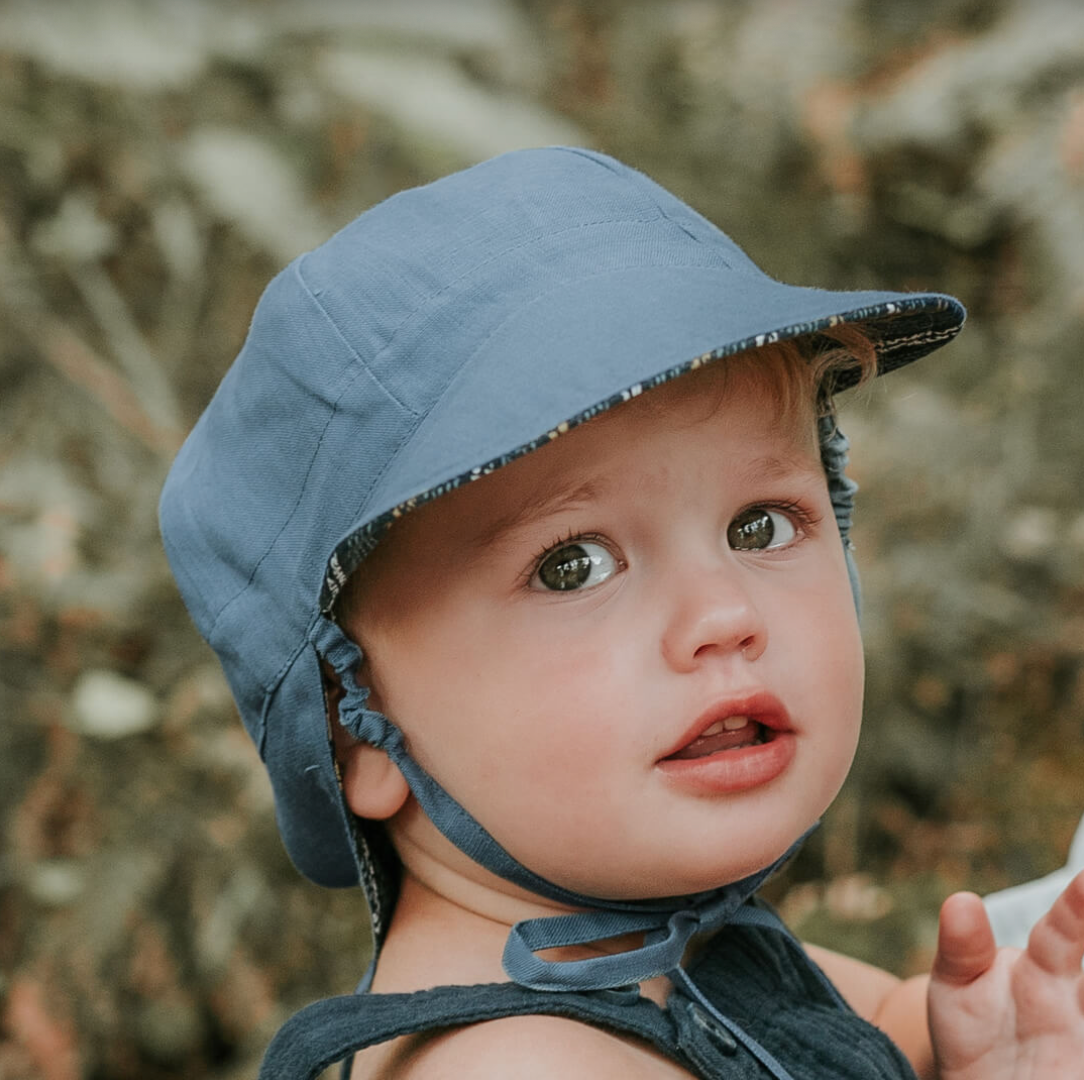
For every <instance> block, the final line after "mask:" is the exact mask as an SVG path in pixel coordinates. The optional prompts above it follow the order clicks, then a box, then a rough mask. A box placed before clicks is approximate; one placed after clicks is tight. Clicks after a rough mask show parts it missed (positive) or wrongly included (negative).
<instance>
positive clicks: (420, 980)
mask: <svg viewBox="0 0 1084 1080" xmlns="http://www.w3.org/2000/svg"><path fill="white" fill-rule="evenodd" d="M567 910H568V909H564V908H561V907H559V906H558V905H556V904H551V903H550V902H549V901H546V900H543V899H541V898H535V897H531V896H530V895H529V894H523V895H522V896H509V895H508V894H507V893H505V892H503V891H498V892H496V893H494V892H492V891H490V890H487V889H485V888H484V887H475V886H474V883H473V882H468V883H466V885H465V886H464V885H463V884H460V887H459V888H457V889H456V890H455V895H454V897H453V896H450V895H448V893H447V892H446V891H442V890H441V889H439V888H437V887H434V886H433V884H432V883H430V882H427V881H424V880H422V879H420V878H419V877H417V876H416V875H414V874H413V873H410V872H409V871H407V872H405V873H404V875H403V881H402V885H401V889H400V893H399V899H398V901H397V903H396V907H395V915H394V917H393V918H392V922H391V926H390V928H389V931H388V937H387V940H386V942H385V944H384V948H383V949H382V951H381V954H380V961H379V963H378V965H377V970H376V975H375V977H374V979H373V986H372V989H373V991H374V992H376V993H409V992H410V991H414V990H425V989H429V988H430V987H433V986H444V985H474V984H477V983H498V982H507V981H508V976H507V975H506V974H505V971H504V969H503V967H502V966H501V955H502V953H503V951H504V946H505V942H506V941H507V939H508V934H509V931H510V930H511V928H512V926H513V925H514V924H515V923H516V922H518V921H521V920H523V919H533V918H543V917H545V916H547V915H559V914H565V913H566V912H567ZM642 940H643V938H642V935H626V936H625V937H622V938H612V939H608V940H606V941H601V942H593V943H591V944H589V945H577V946H569V947H566V948H560V949H550V950H547V952H546V953H545V958H546V959H549V960H582V959H587V958H590V957H595V956H601V955H604V954H606V953H617V952H623V951H625V950H626V949H630V948H635V947H637V946H638V945H640V944H641V942H642ZM669 989H670V983H669V980H667V979H665V978H657V979H651V980H649V981H647V982H645V983H642V984H641V992H642V993H643V994H644V995H645V996H647V997H649V998H651V999H653V1000H655V1001H657V1002H658V1003H659V1004H662V1003H663V1002H664V1001H665V998H666V995H667V993H669Z"/></svg>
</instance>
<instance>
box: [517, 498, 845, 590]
mask: <svg viewBox="0 0 1084 1080" xmlns="http://www.w3.org/2000/svg"><path fill="white" fill-rule="evenodd" d="M748 510H775V511H777V512H778V513H780V514H786V515H787V516H788V517H790V518H791V520H792V521H793V522H794V523H795V525H796V526H797V528H798V530H799V532H800V533H801V534H802V535H803V536H808V535H809V534H810V533H812V532H813V531H814V530H816V528H817V527H818V526H819V525H820V523H821V522H822V521H823V520H824V518H823V515H821V514H814V513H811V512H810V511H809V509H808V508H806V507H804V506H802V505H801V504H799V503H795V502H754V503H750V504H749V505H748V506H743V507H742V508H741V509H740V510H739V511H738V512H737V513H736V514H735V515H734V517H735V518H737V517H739V516H740V515H741V514H744V513H745V512H746V511H748ZM732 520H733V519H732ZM580 541H589V542H591V543H594V544H601V545H602V546H603V547H605V548H607V549H608V550H609V551H610V552H611V554H613V556H614V558H615V559H617V561H618V562H619V563H620V564H621V565H622V566H625V565H626V564H625V560H624V559H622V558H621V557H620V556H619V555H618V554H617V553H616V552H615V551H614V550H613V545H612V544H611V543H610V542H609V541H608V540H607V539H606V537H604V536H600V535H599V534H598V533H591V532H586V533H583V532H576V531H575V530H574V529H568V530H566V531H564V532H562V533H559V534H558V535H557V536H556V537H554V539H553V540H551V541H550V542H549V543H548V544H546V545H545V546H544V547H543V548H542V549H541V550H540V551H538V552H537V553H536V554H535V556H534V558H533V559H532V560H531V561H530V562H529V563H528V564H527V569H526V570H525V571H524V572H523V574H522V575H521V582H520V584H521V585H522V586H524V587H526V586H528V585H530V583H531V581H532V580H533V579H534V576H535V574H536V573H538V570H539V568H540V567H541V566H542V563H543V562H544V561H545V560H546V559H547V558H548V557H549V556H550V555H551V554H553V552H554V551H556V550H558V548H562V547H564V546H565V545H567V544H575V543H578V542H580ZM790 546H791V545H790V544H788V545H787V547H790ZM780 550H785V548H784V549H780Z"/></svg>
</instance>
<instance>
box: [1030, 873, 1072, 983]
mask: <svg viewBox="0 0 1084 1080" xmlns="http://www.w3.org/2000/svg"><path fill="white" fill-rule="evenodd" d="M1027 954H1028V956H1029V957H1030V958H1031V959H1032V960H1034V961H1035V963H1036V964H1038V965H1039V967H1041V968H1042V969H1043V970H1044V971H1046V972H1049V973H1050V974H1051V975H1079V974H1080V964H1081V961H1082V960H1084V871H1082V872H1081V873H1079V874H1077V876H1076V877H1075V878H1073V880H1072V881H1070V882H1069V884H1068V885H1067V886H1066V887H1065V889H1064V891H1063V892H1062V894H1061V895H1060V896H1059V897H1058V898H1057V900H1055V901H1054V903H1053V905H1052V906H1051V908H1050V910H1049V911H1048V912H1047V913H1046V914H1045V915H1044V916H1043V917H1042V918H1041V919H1040V920H1039V921H1038V922H1037V923H1036V924H1035V926H1034V928H1033V929H1032V931H1031V935H1030V937H1029V938H1028V948H1027Z"/></svg>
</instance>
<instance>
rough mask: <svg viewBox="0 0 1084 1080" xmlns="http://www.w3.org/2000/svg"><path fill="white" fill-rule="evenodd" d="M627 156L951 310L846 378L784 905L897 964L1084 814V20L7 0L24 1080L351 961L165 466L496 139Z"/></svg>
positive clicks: (187, 1031) (1038, 865) (1042, 8)
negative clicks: (803, 817)
mask: <svg viewBox="0 0 1084 1080" xmlns="http://www.w3.org/2000/svg"><path fill="white" fill-rule="evenodd" d="M555 142H562V143H580V144H585V145H590V146H594V147H598V148H600V149H603V150H606V151H609V152H611V153H614V154H616V155H617V156H619V157H622V158H624V159H625V160H627V161H629V162H630V163H631V164H634V165H637V166H639V167H640V168H643V169H644V170H646V171H647V172H649V173H650V174H652V175H653V176H655V177H656V178H657V179H658V180H660V181H661V182H662V183H664V184H666V185H668V186H670V187H672V188H673V189H674V190H676V191H677V192H678V193H679V194H681V195H682V196H684V197H685V198H687V199H688V200H689V201H690V202H692V203H693V205H695V206H696V207H697V208H698V209H700V210H701V211H702V212H704V213H705V214H706V215H707V216H709V217H710V218H712V219H713V220H714V221H716V222H717V223H718V224H719V225H720V226H722V227H723V228H724V229H725V230H727V231H728V232H730V233H731V234H732V235H734V236H735V237H736V239H738V241H739V242H740V243H742V244H743V245H744V246H745V247H746V248H747V249H748V250H749V251H750V252H751V253H752V255H753V256H754V257H755V258H756V259H757V260H758V261H759V262H760V263H761V265H763V266H764V267H765V268H766V269H767V270H768V271H769V272H771V273H773V274H775V275H777V276H780V277H785V278H787V279H789V280H792V281H795V282H799V283H803V284H813V285H823V286H830V287H844V288H876V287H891V288H936V289H941V290H944V291H949V292H953V293H955V294H956V295H958V296H960V297H961V298H962V299H963V300H964V302H965V303H966V304H967V305H968V307H969V309H970V312H971V318H970V322H969V325H968V328H967V329H966V331H965V333H964V335H963V336H962V337H961V339H960V340H959V342H958V343H956V344H955V345H953V346H951V347H950V348H949V349H947V350H945V351H944V352H942V353H938V354H937V355H936V357H934V358H932V359H931V360H929V361H928V362H925V363H923V364H920V365H918V366H917V367H916V368H915V369H914V370H908V371H905V372H901V373H899V374H897V375H893V376H892V377H891V378H889V379H886V380H883V381H882V382H879V383H878V384H877V385H875V386H873V387H872V388H870V389H868V390H866V391H863V392H861V393H860V395H859V396H858V397H857V398H856V399H853V400H851V401H850V402H849V403H848V405H847V406H846V410H845V419H846V424H845V425H844V426H845V429H846V430H847V431H848V434H849V435H850V436H851V438H852V442H853V445H854V455H853V457H854V464H853V468H852V472H853V474H854V475H855V477H856V478H857V479H858V480H859V482H860V483H861V485H862V488H863V491H862V494H861V496H860V502H859V513H858V522H857V526H856V532H857V536H856V540H857V543H858V546H859V556H860V561H861V564H862V566H863V575H864V584H865V597H866V599H865V615H864V623H865V633H866V639H867V643H868V667H869V692H868V704H867V727H866V732H865V735H864V741H863V746H862V749H861V751H860V755H859V760H858V762H857V765H856V769H855V773H854V775H853V777H852V779H851V781H850V782H849V784H848V786H847V788H846V789H845V791H844V794H843V796H842V797H841V798H840V800H839V802H838V804H837V805H836V807H835V808H834V809H833V811H832V812H831V814H830V815H829V817H828V819H827V821H826V823H825V826H824V828H823V829H822V830H821V831H820V833H819V834H818V835H817V836H816V837H815V838H814V839H813V840H812V841H811V842H810V843H809V845H808V846H807V848H806V849H805V851H804V852H803V854H802V855H801V856H800V857H799V858H798V859H797V860H796V862H795V864H794V865H793V866H792V868H791V869H790V870H789V871H788V872H787V874H786V876H785V877H784V878H783V879H781V880H780V881H778V882H776V883H775V885H774V886H773V896H774V897H775V899H777V900H778V902H779V903H780V904H781V905H782V907H783V909H784V911H785V912H786V913H787V914H789V916H790V917H791V918H792V919H793V921H794V922H795V924H796V925H797V927H798V929H799V930H800V932H802V933H805V934H807V935H808V936H809V937H810V938H811V939H813V940H818V941H822V942H825V943H827V944H832V945H835V946H836V947H838V948H841V949H843V950H844V951H849V952H851V953H856V954H858V955H861V956H864V957H866V958H868V959H871V960H873V961H874V962H877V963H880V964H882V965H884V966H888V967H890V968H892V969H893V970H895V971H898V972H901V973H906V972H911V971H915V970H919V969H921V968H922V967H923V966H924V965H925V964H926V962H927V961H928V958H929V955H930V948H931V945H932V933H933V926H934V920H935V917H936V911H937V907H938V904H939V901H940V899H941V898H942V897H943V896H944V895H945V894H946V893H947V892H948V891H950V890H952V889H955V888H959V887H970V888H976V889H978V890H980V891H988V890H990V889H995V888H999V887H1002V886H1004V885H1006V884H1009V883H1011V882H1013V881H1020V880H1024V879H1027V878H1030V877H1033V876H1035V875H1037V874H1041V873H1045V872H1047V871H1049V870H1051V869H1053V868H1054V867H1056V866H1057V865H1059V864H1060V862H1061V861H1062V860H1063V858H1064V854H1065V850H1066V848H1067V846H1068V841H1069V837H1070V835H1071V834H1072V831H1073V828H1074V827H1075V824H1076V822H1077V820H1078V818H1079V816H1080V813H1081V811H1082V810H1084V790H1082V787H1084V785H1082V784H1081V778H1082V777H1084V740H1082V734H1084V674H1082V673H1084V664H1082V659H1084V502H1082V499H1081V493H1082V491H1084V425H1082V423H1081V417H1082V415H1084V389H1082V387H1084V377H1082V376H1084V371H1082V348H1084V344H1082V343H1084V7H1082V6H1081V5H1080V4H1079V3H1076V2H1073V0H1063V2H1059V0H942V2H936V3H935V2H933V0H914V2H908V3H904V2H902V0H901V2H883V3H882V2H874V0H801V2H796V0H714V2H712V0H627V2H623V0H599V2H588V0H552V2H548V0H398V2H397V3H395V4H385V3H382V2H380V0H355V2H346V0H341V2H335V0H306V2H305V3H304V4H300V3H290V2H287V0H250V2H247V3H246V2H242V0H235V2H233V3H212V2H211V0H186V2H185V3H170V2H169V0H158V2H153V0H144V2H139V0H85V2H83V3H61V2H59V0H56V2H49V0H37V2H34V0H0V718H2V723H0V815H2V817H0V828H2V832H0V845H2V846H0V1076H2V1077H5V1078H11V1080H24V1078H31V1077H34V1078H38V1077H41V1078H46V1080H77V1078H84V1077H85V1078H110V1080H122V1078H128V1077H136V1076H139V1077H141V1078H143V1080H148V1078H151V1080H153V1078H157V1077H161V1078H167V1077H181V1076H202V1077H217V1078H231V1077H240V1076H248V1075H252V1074H253V1073H254V1071H255V1065H256V1062H258V1059H259V1056H260V1053H261V1051H262V1048H263V1046H264V1045H265V1043H266V1041H267V1039H268V1037H269V1035H270V1033H271V1032H272V1031H273V1030H274V1028H275V1027H276V1025H277V1024H278V1023H279V1022H281V1020H282V1019H283V1018H284V1017H285V1015H286V1014H287V1013H288V1012H289V1011H291V1010H292V1009H293V1008H296V1007H298V1006H300V1005H301V1004H303V1003H304V1002H306V1001H308V1000H311V999H312V998H314V997H317V996H322V995H326V994H330V993H341V992H347V991H349V990H350V989H351V988H352V987H353V985H354V983H355V982H356V980H357V978H358V977H359V976H360V973H361V972H362V970H363V968H364V964H365V959H366V953H367V942H366V940H365V936H364V935H365V932H364V930H363V927H365V925H366V920H365V918H364V914H363V911H362V908H361V903H362V901H361V898H360V894H357V893H334V894H332V893H326V892H322V891H321V890H319V889H317V888H315V887H313V886H309V885H307V884H306V883H304V882H303V881H302V880H301V879H300V878H299V877H298V876H297V875H296V874H295V872H294V871H293V870H292V868H291V867H290V866H289V864H288V862H287V860H286V858H285V856H284V854H283V853H282V850H281V847H280V845H279V842H278V839H277V836H276V834H275V831H274V825H273V821H272V817H271V803H270V794H269V789H268V786H267V784H266V781H265V779H264V777H263V774H262V771H261V769H260V766H259V762H258V760H257V758H256V755H255V752H254V751H253V749H252V748H251V747H250V746H249V745H248V743H247V741H246V739H245V736H244V735H243V732H242V731H241V728H240V725H239V723H238V722H237V721H236V718H235V717H234V715H233V711H232V707H231V704H230V701H229V695H228V693H227V691H226V688H225V685H224V682H223V679H222V677H221V675H220V673H219V671H218V669H217V666H216V663H215V661H214V659H213V657H212V656H211V654H210V653H209V651H208V650H207V649H206V648H205V647H204V646H203V645H202V643H201V642H200V641H199V640H198V638H197V636H196V634H195V632H194V630H192V628H191V627H190V626H189V624H188V621H187V618H186V616H185V613H184V611H183V609H182V607H181V604H180V602H179V600H178V598H177V596H176V594H175V592H174V590H173V587H172V584H171V581H170V578H169V574H168V571H167V569H166V566H165V562H164V558H163V556H162V554H161V551H160V548H159V542H158V537H157V528H156V522H155V505H156V498H157V491H158V488H159V486H160V484H161V481H162V478H163V476H164V473H165V470H166V468H167V467H168V464H169V461H170V459H171V457H172V454H173V453H174V452H175V450H176V448H177V446H178V445H179V440H180V439H181V438H182V437H183V434H184V432H185V431H186V430H187V429H188V427H190V425H191V424H192V423H193V422H194V420H195V418H196V417H197V415H198V414H199V411H200V409H201V408H202V406H203V404H204V403H205V402H206V401H207V399H208V397H209V395H210V394H211V392H212V390H213V388H214V386H215V385H216V383H217V381H218V380H219V378H220V377H221V375H222V373H223V372H224V370H225V368H226V367H227V365H228V364H229V362H230V360H231V359H232V357H233V356H234V354H235V353H236V351H237V349H238V348H239V346H240V343H241V341H242V339H243V336H244V333H245V329H246V326H247V321H248V318H249V316H250V314H251V311H252V308H253V306H254V304H255V302H256V299H257V297H258V296H259V294H260V292H261V290H262V288H263V286H264V285H265V284H266V282H267V281H268V280H269V278H270V277H271V276H272V274H273V273H274V272H275V271H276V270H277V269H278V268H279V267H280V266H281V265H282V264H283V263H285V262H286V261H287V260H288V259H289V258H291V257H292V256H293V255H294V254H296V253H298V252H300V251H301V250H304V249H305V248H306V247H309V246H312V245H313V244H315V243H317V242H319V241H320V240H321V239H322V238H323V237H325V236H326V235H328V234H329V233H330V232H331V231H332V230H333V229H335V228H336V227H337V226H339V225H341V224H344V223H345V222H346V221H348V220H349V219H351V218H352V217H353V216H354V215H355V214H357V213H358V212H360V211H361V210H363V209H364V208H365V207H366V206H368V205H370V204H372V203H373V202H375V201H377V200H378V199H380V198H382V197H384V196H386V195H388V194H390V193H392V192H393V191H395V190H397V189H399V188H401V187H404V186H407V185H412V184H416V183H421V182H424V181H426V180H429V179H431V178H433V177H435V176H438V175H440V174H441V173H443V172H446V171H448V170H450V169H453V168H457V167H460V166H463V165H467V164H470V163H471V162H474V161H477V160H479V159H481V158H484V157H487V156H489V155H491V154H494V153H497V152H500V151H502V150H505V149H509V148H512V147H515V146H526V145H539V144H547V143H555Z"/></svg>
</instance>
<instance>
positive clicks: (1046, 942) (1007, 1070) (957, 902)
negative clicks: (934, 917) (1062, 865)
mask: <svg viewBox="0 0 1084 1080" xmlns="http://www.w3.org/2000/svg"><path fill="white" fill-rule="evenodd" d="M1082 959H1084V873H1080V874H1078V875H1077V876H1076V877H1075V878H1074V879H1073V880H1072V882H1070V884H1069V885H1068V887H1067V888H1066V889H1065V891H1064V892H1063V893H1062V894H1061V895H1060V896H1059V897H1058V899H1057V900H1056V901H1055V902H1054V904H1053V906H1052V907H1051V908H1050V910H1049V911H1048V912H1047V913H1046V915H1044V916H1043V918H1042V919H1040V921H1039V922H1038V923H1037V924H1036V925H1035V928H1034V929H1033V930H1032V931H1031V936H1030V938H1029V939H1028V945H1027V948H1026V949H1024V950H1022V951H1021V950H1020V949H1000V950H999V949H998V948H997V946H996V944H995V943H994V935H993V932H992V931H991V929H990V923H989V920H988V919H987V917H986V912H985V910H984V909H983V906H982V901H980V900H979V898H978V897H977V896H975V895H974V894H973V893H956V894H955V895H954V896H950V897H949V898H948V900H946V901H945V904H944V906H943V907H942V908H941V929H940V934H939V936H938V942H937V957H936V959H935V960H934V965H933V971H932V972H931V975H930V988H929V999H928V1002H929V1019H930V1034H931V1036H932V1038H933V1045H934V1054H935V1056H936V1058H937V1063H938V1067H939V1074H938V1075H939V1076H940V1078H941V1080H1071V1078H1074V1077H1081V1076H1084V976H1082V974H1081V960H1082Z"/></svg>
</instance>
